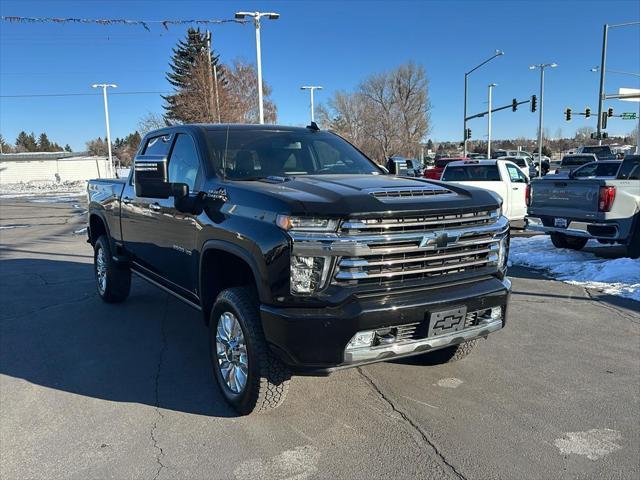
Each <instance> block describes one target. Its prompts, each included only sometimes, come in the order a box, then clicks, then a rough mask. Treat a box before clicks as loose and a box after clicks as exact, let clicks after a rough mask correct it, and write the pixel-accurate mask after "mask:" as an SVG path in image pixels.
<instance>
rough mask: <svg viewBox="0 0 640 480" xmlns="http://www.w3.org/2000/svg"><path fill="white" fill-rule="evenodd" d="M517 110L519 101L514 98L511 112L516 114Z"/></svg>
mask: <svg viewBox="0 0 640 480" xmlns="http://www.w3.org/2000/svg"><path fill="white" fill-rule="evenodd" d="M516 110H518V100H517V99H515V98H514V99H513V100H511V111H512V112H515V111H516Z"/></svg>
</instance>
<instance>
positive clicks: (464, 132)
mask: <svg viewBox="0 0 640 480" xmlns="http://www.w3.org/2000/svg"><path fill="white" fill-rule="evenodd" d="M501 55H504V52H503V51H502V50H496V53H494V54H493V56H491V57H490V58H488V59H486V60H485V61H484V62H482V63H480V64H478V65H476V66H475V67H473V68H472V69H471V70H469V71H468V72H466V73H465V74H464V119H463V123H462V138H463V145H464V155H463V156H464V157H466V156H467V84H468V79H469V75H471V73H473V72H474V71H476V70H477V69H479V68H480V67H482V66H483V65H485V64H487V63H489V62H490V61H491V60H493V59H494V58H496V57H500V56H501Z"/></svg>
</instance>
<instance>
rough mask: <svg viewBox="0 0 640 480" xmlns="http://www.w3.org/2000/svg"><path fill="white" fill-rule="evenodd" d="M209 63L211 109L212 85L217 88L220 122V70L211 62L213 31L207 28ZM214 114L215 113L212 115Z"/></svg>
mask: <svg viewBox="0 0 640 480" xmlns="http://www.w3.org/2000/svg"><path fill="white" fill-rule="evenodd" d="M206 39H207V63H208V64H209V71H208V72H207V79H208V80H209V103H210V104H211V110H212V111H213V98H212V97H213V92H212V91H211V87H212V85H213V88H214V89H215V97H216V116H217V117H218V123H220V98H219V96H218V72H217V69H216V66H215V65H212V62H211V54H212V50H211V32H210V31H209V30H207V35H206ZM212 75H213V76H212ZM212 116H213V115H212Z"/></svg>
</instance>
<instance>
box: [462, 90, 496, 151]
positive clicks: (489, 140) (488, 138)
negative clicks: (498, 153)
mask: <svg viewBox="0 0 640 480" xmlns="http://www.w3.org/2000/svg"><path fill="white" fill-rule="evenodd" d="M497 86H498V84H497V83H490V84H489V115H488V116H489V120H488V125H487V127H488V128H487V158H491V94H492V92H493V89H494V87H497ZM466 156H467V155H466V153H465V157H466Z"/></svg>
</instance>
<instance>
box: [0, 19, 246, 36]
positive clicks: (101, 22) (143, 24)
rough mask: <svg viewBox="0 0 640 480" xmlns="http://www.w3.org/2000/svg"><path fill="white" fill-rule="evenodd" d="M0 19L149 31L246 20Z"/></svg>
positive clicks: (243, 21) (13, 21)
mask: <svg viewBox="0 0 640 480" xmlns="http://www.w3.org/2000/svg"><path fill="white" fill-rule="evenodd" d="M0 20H3V21H5V22H10V23H83V24H93V25H127V26H141V27H143V28H144V29H145V30H147V31H149V32H150V31H151V29H150V28H149V26H150V25H158V24H159V25H162V26H163V27H164V28H165V30H169V25H189V24H197V25H223V24H225V23H239V24H245V23H247V20H241V19H235V18H230V19H220V20H216V19H185V20H176V19H167V20H135V19H125V18H56V17H17V16H13V15H11V16H9V15H7V16H2V17H0Z"/></svg>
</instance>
